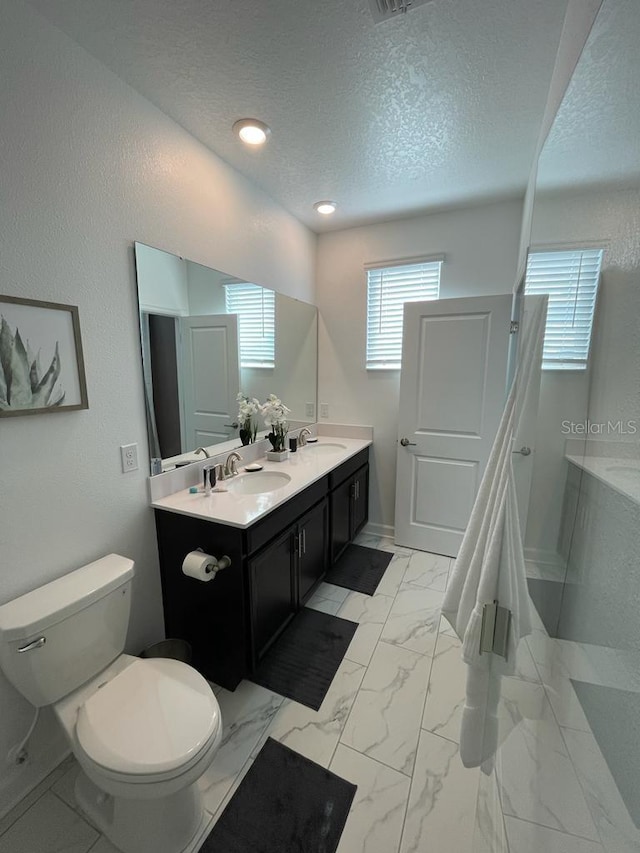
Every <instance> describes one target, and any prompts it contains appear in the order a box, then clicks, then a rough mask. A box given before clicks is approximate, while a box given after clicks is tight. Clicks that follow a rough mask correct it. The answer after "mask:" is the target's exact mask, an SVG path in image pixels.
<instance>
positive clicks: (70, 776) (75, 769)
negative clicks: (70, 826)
mask: <svg viewBox="0 0 640 853" xmlns="http://www.w3.org/2000/svg"><path fill="white" fill-rule="evenodd" d="M79 772H80V765H79V764H78V763H77V762H76V761H74V762H73V763H72V764H71V765H70V766H69V769H68V770H67V772H66V773H65V774H64V776H61V777H60V779H58V781H57V782H56V783H55V784H54V785H52V787H51V790H52V791H53V793H54V794H56V796H58V797H60V799H61V800H63V801H64V802H65V803H66V804H67V805H68V806H70V807H71V808H72V809H75V811H78V812H81V809H80V807H79V806H78V804H77V802H76V795H75V784H76V779H77V777H78V773H79Z"/></svg>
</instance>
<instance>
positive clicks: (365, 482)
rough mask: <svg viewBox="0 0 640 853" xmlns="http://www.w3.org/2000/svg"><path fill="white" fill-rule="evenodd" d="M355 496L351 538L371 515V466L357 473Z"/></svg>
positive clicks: (366, 466)
mask: <svg viewBox="0 0 640 853" xmlns="http://www.w3.org/2000/svg"><path fill="white" fill-rule="evenodd" d="M354 485H355V488H354V490H353V491H354V498H353V503H352V515H351V538H352V539H353V538H354V537H355V536H356V534H357V533H358V532H359V531H360V530H361V529H362V528H363V527H364V525H365V524H366V522H367V518H368V517H369V466H368V465H365V467H364V468H361V469H360V470H359V471H358V472H357V473H356V475H355V482H354Z"/></svg>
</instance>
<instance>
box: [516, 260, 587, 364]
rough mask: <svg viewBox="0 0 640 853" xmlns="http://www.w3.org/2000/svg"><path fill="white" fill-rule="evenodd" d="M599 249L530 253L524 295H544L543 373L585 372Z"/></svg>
mask: <svg viewBox="0 0 640 853" xmlns="http://www.w3.org/2000/svg"><path fill="white" fill-rule="evenodd" d="M602 252H603V250H602V249H576V250H573V251H560V252H531V253H530V254H529V259H528V261H527V274H526V279H525V286H524V292H525V294H532V295H534V294H535V295H538V294H548V295H549V307H548V309H547V325H546V328H545V333H544V350H543V353H542V368H543V370H586V367H587V360H588V358H589V346H590V344H591V329H592V326H593V312H594V311H595V307H596V295H597V292H598V281H599V279H600V265H601V263H602Z"/></svg>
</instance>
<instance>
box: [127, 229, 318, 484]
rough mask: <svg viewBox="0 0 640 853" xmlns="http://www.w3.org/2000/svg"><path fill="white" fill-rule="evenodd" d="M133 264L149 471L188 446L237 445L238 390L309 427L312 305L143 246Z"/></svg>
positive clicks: (313, 378) (189, 453)
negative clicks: (281, 407)
mask: <svg viewBox="0 0 640 853" xmlns="http://www.w3.org/2000/svg"><path fill="white" fill-rule="evenodd" d="M135 257H136V272H137V279H138V304H139V309H140V331H141V344H142V365H143V373H144V388H145V406H146V411H147V424H148V438H149V453H150V457H151V459H152V473H158V467H159V465H160V463H158V462H155V463H154V461H153V460H159V459H160V460H162V462H161V469H162V470H163V471H164V470H168V469H169V468H171V467H174V466H175V465H180V464H184V463H188V462H189V461H193V459H194V458H196V457H194V455H193V451H194V450H195V449H196V448H197V447H205V448H207V449H208V448H211V447H212V446H214V445H222V444H224V443H228V442H230V441H231V442H232V443H231V445H230V446H232V447H236V446H237V445H238V444H239V440H238V427H239V425H238V419H237V413H238V404H237V400H236V397H237V394H238V393H239V392H242V393H243V394H244V395H246V396H247V397H251V398H253V397H256V398H257V399H258V400H259V401H260V402H263V401H264V400H265V398H266V397H267V396H268V395H269V394H271V393H273V394H276V395H277V396H278V397H280V398H281V399H282V400H283V402H284V403H285V404H286V405H287V406H288V407H289V408H290V409H291V415H290V417H289V422H290V424H291V425H293V426H303V425H305V424H310V423H314V422H315V420H316V404H317V400H316V396H317V373H318V370H317V368H318V365H317V353H318V319H317V309H316V308H315V306H313V305H309V304H307V303H305V302H301V301H300V300H298V299H293V298H291V297H289V296H283V295H282V294H280V293H276V292H275V291H273V290H270V289H268V288H265V287H261V286H260V285H258V284H256V283H254V282H247V281H243V280H242V279H239V278H236V277H235V276H232V275H229V274H228V273H224V272H220V271H219V270H214V269H210V268H209V267H205V266H202V265H201V264H197V263H195V262H194V261H189V260H186V259H185V258H181V257H179V256H177V255H173V254H170V253H169V252H164V251H162V250H160V249H156V248H154V247H152V246H147V245H145V244H143V243H136V244H135ZM262 426H263V425H262V422H261V419H260V418H259V417H258V430H259V432H258V437H261V436H264V435H266V431H265V430H264V429H263V428H262ZM224 449H225V448H224V447H222V446H221V447H220V448H219V450H224ZM199 458H201V457H199ZM154 464H155V466H156V467H155V468H154Z"/></svg>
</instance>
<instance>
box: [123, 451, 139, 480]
mask: <svg viewBox="0 0 640 853" xmlns="http://www.w3.org/2000/svg"><path fill="white" fill-rule="evenodd" d="M120 459H121V460H122V473H123V474H128V473H129V471H137V470H138V445H137V444H121V445H120Z"/></svg>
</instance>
